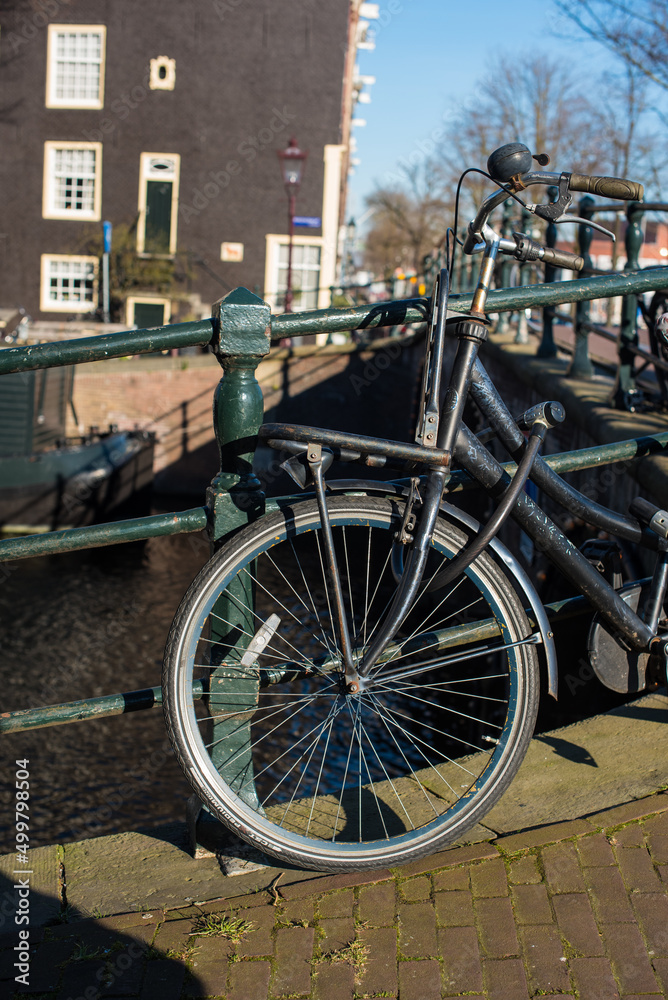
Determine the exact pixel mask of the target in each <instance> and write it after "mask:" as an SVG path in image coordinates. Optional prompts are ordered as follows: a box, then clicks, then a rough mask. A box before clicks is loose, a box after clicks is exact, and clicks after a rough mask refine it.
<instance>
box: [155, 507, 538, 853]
mask: <svg viewBox="0 0 668 1000" xmlns="http://www.w3.org/2000/svg"><path fill="white" fill-rule="evenodd" d="M328 507H329V510H330V517H331V523H332V528H333V533H334V536H335V545H336V552H337V559H338V563H339V569H340V573H341V578H342V585H343V592H344V597H345V604H346V611H347V614H348V618H349V626H350V631H351V634H352V636H353V637H354V648H355V655H356V656H361V655H362V653H363V651H364V649H365V648H366V647H367V646H368V644H369V642H370V641H371V639H372V637H373V633H374V630H375V628H376V626H377V625H378V623H379V622H380V621H381V620H382V617H383V615H384V613H385V611H386V610H387V607H388V605H389V602H390V600H391V597H392V594H393V593H394V590H395V587H396V584H395V581H394V578H393V576H392V571H391V553H392V546H393V544H394V542H393V539H394V532H395V531H396V529H397V527H398V526H399V524H400V522H401V515H402V512H403V508H402V505H401V504H400V503H397V502H396V501H390V500H379V499H371V498H366V497H363V498H359V497H355V498H353V497H350V498H336V499H333V500H330V501H329V504H328ZM465 540H466V536H465V535H464V534H463V533H462V531H461V530H460V529H459V528H455V527H454V526H452V525H451V524H449V523H448V522H446V521H445V520H444V519H439V522H438V524H437V528H436V531H435V533H434V539H433V544H432V549H433V551H432V553H431V555H430V560H429V563H428V568H427V575H429V574H431V575H433V576H435V575H436V574H437V573H438V572H439V570H440V569H442V568H443V565H444V563H445V562H446V561H447V560H449V559H450V558H451V557H452V556H453V554H456V552H457V551H458V550H459V549H460V548H461V546H462V545H463V544H464V542H465ZM324 566H325V562H324V550H323V545H322V538H321V530H320V520H319V516H318V512H317V507H316V505H315V503H314V502H305V503H302V504H297V505H295V506H293V507H292V508H291V509H290V512H289V515H287V516H284V515H283V514H273V515H269V516H267V517H264V518H262V519H261V520H260V521H258V522H256V523H255V524H253V525H252V526H249V527H248V528H245V529H244V530H243V531H241V532H240V533H239V534H238V535H236V536H235V538H234V539H232V541H230V542H229V543H227V544H226V545H225V546H223V548H222V549H221V550H220V551H219V552H218V553H217V554H216V556H215V557H214V558H213V559H212V560H211V561H210V562H209V563H208V564H207V566H206V567H205V568H204V570H203V571H202V573H201V574H200V576H199V577H198V578H197V579H196V580H195V581H194V583H193V585H192V587H191V588H190V590H189V592H188V594H187V595H186V597H185V598H184V601H183V602H182V605H181V608H180V609H179V612H178V613H177V616H176V618H175V621H174V625H173V627H172V632H171V634H170V638H169V641H168V645H167V651H166V657H165V672H164V678H163V691H164V699H165V712H166V719H167V726H168V730H169V732H170V736H171V738H172V742H173V744H174V748H175V751H176V753H177V756H178V758H179V760H180V762H181V765H182V767H183V769H184V773H185V774H186V776H187V777H188V779H189V780H190V782H191V784H192V786H193V788H194V789H195V790H196V792H197V794H198V795H199V796H200V797H201V798H202V800H203V801H204V802H206V803H207V805H208V806H209V808H210V809H211V810H212V811H213V813H214V814H215V815H217V816H218V817H219V818H220V819H221V820H222V821H223V822H225V823H226V824H227V825H228V826H229V827H230V828H231V829H232V830H234V832H235V833H237V834H238V835H239V836H241V837H242V838H243V839H245V840H247V841H249V842H251V843H253V844H255V845H256V846H258V847H260V848H261V849H262V850H264V851H266V852H267V853H270V854H273V855H275V856H277V857H279V858H281V859H283V860H284V861H290V862H296V863H298V864H301V865H303V866H305V867H311V868H315V869H319V870H324V871H338V870H351V869H357V870H359V869H368V868H374V867H382V866H387V865H389V864H397V863H404V862H406V861H410V860H413V859H415V858H418V857H422V856H424V855H426V854H429V853H432V852H433V851H434V850H436V849H438V848H441V847H443V846H446V845H447V844H448V843H452V842H454V841H455V840H457V839H458V838H460V837H461V836H462V835H463V834H464V833H465V832H466V831H467V830H468V829H470V828H471V827H472V826H473V825H474V824H475V823H476V822H477V820H478V819H479V818H480V817H481V815H483V814H484V813H485V812H486V811H487V810H488V809H489V808H490V807H491V805H492V804H493V803H494V801H496V799H497V798H498V797H499V796H500V794H501V793H502V791H503V790H504V789H505V787H506V786H507V784H508V783H509V781H510V780H511V778H512V776H513V774H514V773H515V771H516V770H517V767H518V766H519V763H520V762H521V759H522V757H523V755H524V751H525V749H526V746H527V744H528V741H529V739H530V737H531V733H532V731H533V724H534V721H535V713H536V703H537V676H536V673H537V668H536V656H535V649H534V647H533V645H531V644H529V643H527V642H525V641H523V640H526V639H527V637H529V636H530V628H529V625H528V622H527V620H526V617H525V615H524V612H523V609H522V605H521V603H520V602H519V601H518V598H517V596H516V594H515V592H514V590H513V588H512V585H511V583H510V581H509V580H508V578H507V576H506V575H505V574H504V573H503V572H502V571H501V569H500V568H499V566H497V565H496V564H495V563H494V561H493V560H492V559H491V558H490V557H489V556H487V555H483V556H481V557H479V558H478V559H477V560H476V561H475V562H474V563H473V565H472V566H471V567H469V569H468V570H467V571H466V573H465V574H464V575H463V576H462V577H461V578H460V579H459V580H456V581H455V582H454V583H453V584H450V585H449V586H448V587H446V588H444V590H442V591H435V592H433V593H430V592H429V591H428V588H427V589H425V590H424V591H423V593H422V594H421V596H420V597H419V599H418V601H417V602H416V606H415V607H414V609H413V610H412V611H411V614H410V615H409V617H408V618H407V620H406V622H405V623H404V625H403V626H402V631H401V633H400V634H399V635H397V636H395V638H394V640H393V642H392V643H391V645H390V646H389V647H388V649H387V650H386V651H385V653H384V654H383V658H382V662H380V663H379V664H378V666H377V668H375V669H374V671H373V675H372V677H371V678H370V679H369V683H368V685H367V686H366V687H365V689H364V690H362V691H361V692H360V693H358V694H355V695H351V694H349V693H347V691H346V689H345V686H344V685H343V683H342V679H343V665H342V661H341V656H340V652H339V650H338V646H337V641H336V634H337V630H336V628H335V625H334V617H333V616H334V610H333V605H332V602H331V598H330V596H329V593H328V587H327V583H326V574H325V568H324ZM253 600H254V602H255V607H254V608H253V607H252V602H253ZM271 614H276V615H277V616H278V618H279V619H280V624H279V626H278V628H277V630H276V631H275V632H274V634H273V635H272V637H271V638H270V640H269V642H268V643H267V644H266V646H265V647H264V651H263V652H262V653H261V654H260V656H259V657H258V659H257V660H256V662H255V663H254V664H253V665H252V666H244V665H243V664H241V662H240V661H241V656H242V654H243V651H244V648H245V646H246V645H247V644H248V642H250V640H251V638H252V636H253V635H255V633H256V632H257V630H258V629H259V628H260V627H261V626H262V624H263V623H264V622H266V621H267V619H268V618H269V616H270V615H271ZM200 689H201V690H202V692H203V695H202V697H198V695H199V692H200Z"/></svg>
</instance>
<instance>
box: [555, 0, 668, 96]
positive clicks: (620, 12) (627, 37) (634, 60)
mask: <svg viewBox="0 0 668 1000" xmlns="http://www.w3.org/2000/svg"><path fill="white" fill-rule="evenodd" d="M559 8H560V10H561V11H562V12H563V13H564V14H565V15H566V17H568V18H569V19H570V20H571V21H572V23H573V24H575V25H576V26H577V27H578V28H579V29H580V31H582V32H583V33H584V34H585V35H588V36H589V37H590V38H593V39H594V40H595V41H597V42H600V44H601V45H604V46H605V47H606V48H607V49H609V50H610V51H611V52H613V53H614V55H615V56H617V57H618V58H620V59H623V60H624V62H625V63H626V64H627V65H628V66H632V67H633V68H634V69H635V70H637V71H638V72H639V73H641V74H643V75H644V76H646V77H648V79H650V80H652V81H653V82H654V83H656V84H658V86H660V87H663V88H664V89H666V90H668V6H667V5H666V2H665V0H561V2H560V3H559Z"/></svg>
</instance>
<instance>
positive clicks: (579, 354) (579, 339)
mask: <svg viewBox="0 0 668 1000" xmlns="http://www.w3.org/2000/svg"><path fill="white" fill-rule="evenodd" d="M593 206H594V199H593V198H592V196H591V195H590V194H586V195H585V196H584V197H583V198H580V201H579V203H578V214H579V216H580V218H582V219H591V217H592V216H593V214H594V213H593V211H592V209H593ZM592 236H593V230H592V228H591V226H585V225H583V224H582V223H580V225H579V226H578V252H579V254H580V256H581V257H583V258H584V270H586V269H588V268H591V266H592V259H591V257H590V255H589V248H590V247H591V240H592ZM589 310H590V304H589V302H588V301H586V300H584V301H582V302H578V304H577V306H576V308H575V346H574V349H573V360H572V361H571V366H570V368H569V369H568V377H569V378H586V379H590V378H593V376H594V366H593V365H592V363H591V358H590V357H589V328H588V326H587V324H588V323H589V315H590V312H589Z"/></svg>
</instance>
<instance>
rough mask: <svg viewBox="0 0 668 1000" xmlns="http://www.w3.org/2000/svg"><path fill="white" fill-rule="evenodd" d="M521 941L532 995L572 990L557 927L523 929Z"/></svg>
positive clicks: (539, 925)
mask: <svg viewBox="0 0 668 1000" xmlns="http://www.w3.org/2000/svg"><path fill="white" fill-rule="evenodd" d="M520 939H521V941H522V947H523V950H524V963H525V966H526V969H527V971H528V973H529V987H530V989H531V991H532V993H537V992H538V991H539V990H540V991H547V990H555V991H559V992H562V993H563V992H566V991H567V990H569V989H570V980H569V978H568V968H567V964H566V956H565V955H564V949H563V946H562V943H561V937H560V936H559V931H558V930H557V928H556V927H555V926H554V924H545V925H541V924H537V925H534V926H529V925H527V926H526V927H521V928H520Z"/></svg>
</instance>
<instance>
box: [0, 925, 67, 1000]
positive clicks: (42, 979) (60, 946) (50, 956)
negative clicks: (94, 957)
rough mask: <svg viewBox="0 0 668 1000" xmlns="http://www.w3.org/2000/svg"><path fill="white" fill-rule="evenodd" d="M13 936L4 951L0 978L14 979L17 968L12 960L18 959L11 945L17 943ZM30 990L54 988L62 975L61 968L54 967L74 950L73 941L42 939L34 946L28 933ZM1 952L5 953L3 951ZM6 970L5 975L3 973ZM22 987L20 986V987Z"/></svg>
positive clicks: (32, 991) (45, 990)
mask: <svg viewBox="0 0 668 1000" xmlns="http://www.w3.org/2000/svg"><path fill="white" fill-rule="evenodd" d="M17 940H18V939H17V938H16V937H14V941H13V944H12V948H11V949H10V950H9V951H8V952H7V953H6V954H7V959H6V964H5V963H3V969H2V973H0V979H12V980H13V979H14V977H15V976H16V975H17V973H18V969H15V968H14V962H17V961H18V958H17V952H15V951H14V950H13V946H14V945H15V944H16V943H17ZM30 941H31V948H30V992H31V993H46V992H48V991H49V990H52V989H54V988H55V987H56V986H57V985H58V983H59V981H60V978H61V976H62V970H61V969H59V968H56V966H58V965H60V963H61V962H66V961H67V960H68V959H69V958H70V956H71V955H72V952H73V951H74V942H73V941H42V942H40V943H39V944H38V945H37V946H36V947H35V948H33V946H32V933H31V935H30ZM3 954H5V953H4V952H3ZM5 971H6V973H7V974H6V975H4V973H5ZM21 988H22V987H21Z"/></svg>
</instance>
